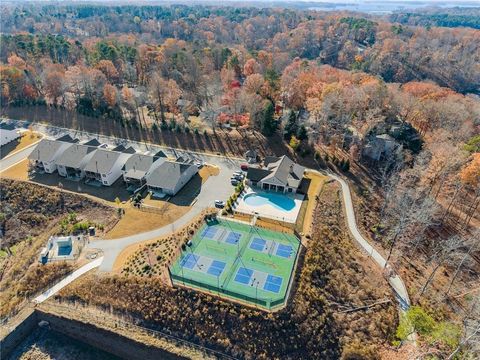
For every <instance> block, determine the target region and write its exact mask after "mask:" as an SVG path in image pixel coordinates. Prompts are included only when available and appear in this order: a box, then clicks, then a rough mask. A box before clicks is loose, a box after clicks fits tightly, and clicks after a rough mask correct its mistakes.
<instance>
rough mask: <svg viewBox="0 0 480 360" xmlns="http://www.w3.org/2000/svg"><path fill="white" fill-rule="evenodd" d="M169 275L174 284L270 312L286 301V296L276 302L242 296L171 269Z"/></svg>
mask: <svg viewBox="0 0 480 360" xmlns="http://www.w3.org/2000/svg"><path fill="white" fill-rule="evenodd" d="M169 273H170V277H171V278H172V282H173V280H174V281H175V282H173V283H174V284H177V285H184V286H193V287H195V288H199V289H202V290H206V291H208V292H209V293H211V294H212V295H218V296H227V297H230V298H233V299H234V300H239V301H241V302H245V303H250V304H253V305H257V306H261V307H263V308H265V309H268V310H274V309H275V308H276V307H278V306H279V305H283V304H284V303H285V299H286V295H285V296H283V297H282V298H279V299H276V300H272V299H262V298H255V297H252V296H249V295H245V294H241V293H238V292H235V291H231V290H227V289H223V288H219V287H217V286H214V285H209V284H205V283H203V282H200V281H197V280H193V279H190V278H188V277H186V276H182V275H177V274H174V273H172V272H171V271H170V269H169Z"/></svg>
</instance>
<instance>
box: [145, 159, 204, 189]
mask: <svg viewBox="0 0 480 360" xmlns="http://www.w3.org/2000/svg"><path fill="white" fill-rule="evenodd" d="M192 166H193V167H195V165H191V164H185V163H179V162H173V161H164V162H163V163H162V164H161V165H160V166H157V167H156V168H155V169H154V170H152V171H151V172H148V174H147V184H148V185H149V186H154V187H159V188H167V189H173V188H174V187H175V185H176V184H177V183H178V181H179V180H180V178H181V177H182V174H183V173H184V172H185V171H187V170H188V169H189V168H190V167H192Z"/></svg>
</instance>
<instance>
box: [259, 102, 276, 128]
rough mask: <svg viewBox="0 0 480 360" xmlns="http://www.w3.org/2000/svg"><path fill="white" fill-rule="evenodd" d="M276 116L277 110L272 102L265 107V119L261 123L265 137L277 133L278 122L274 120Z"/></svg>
mask: <svg viewBox="0 0 480 360" xmlns="http://www.w3.org/2000/svg"><path fill="white" fill-rule="evenodd" d="M274 114H275V108H274V107H273V104H272V102H271V101H268V103H267V104H266V105H265V108H264V109H263V117H262V122H261V131H262V134H263V135H266V136H270V135H272V134H273V133H274V132H275V129H276V122H275V119H274V118H273V115H274Z"/></svg>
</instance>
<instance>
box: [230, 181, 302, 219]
mask: <svg viewBox="0 0 480 360" xmlns="http://www.w3.org/2000/svg"><path fill="white" fill-rule="evenodd" d="M253 193H255V194H272V193H271V192H267V191H263V190H260V189H252V188H250V187H246V191H245V192H244V193H243V194H242V196H241V197H239V198H238V200H237V205H236V206H235V211H238V212H241V213H244V214H249V215H255V214H257V215H258V216H260V217H266V218H270V219H273V220H281V221H283V222H286V223H292V224H293V223H295V222H296V221H297V217H298V213H299V212H300V208H301V207H302V202H303V199H304V195H301V194H282V193H273V194H277V195H281V196H286V197H288V198H290V199H292V200H293V201H294V202H295V206H294V207H293V209H291V210H285V209H278V208H276V207H274V206H272V205H270V204H265V205H255V206H252V205H249V204H247V203H246V202H245V201H243V198H244V197H245V196H247V195H249V194H253Z"/></svg>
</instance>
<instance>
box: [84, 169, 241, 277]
mask: <svg viewBox="0 0 480 360" xmlns="http://www.w3.org/2000/svg"><path fill="white" fill-rule="evenodd" d="M229 164H230V163H229V162H227V163H226V164H224V167H222V168H221V169H220V174H219V175H217V176H210V177H209V178H208V179H207V181H206V182H205V183H204V184H203V185H202V191H201V192H200V194H199V195H198V197H197V200H196V201H195V204H194V205H193V206H192V209H191V210H190V211H189V212H187V213H186V214H185V215H183V216H182V217H180V218H179V219H178V220H176V221H175V222H174V223H172V224H169V225H165V226H163V227H161V228H158V229H155V230H152V231H148V232H144V233H140V234H136V235H131V236H126V237H123V238H118V239H112V240H97V241H93V242H91V243H90V244H88V245H87V248H90V249H101V250H102V251H103V255H104V260H103V262H102V264H101V265H100V268H99V269H100V271H111V270H112V269H113V264H114V263H115V259H116V258H117V256H118V255H119V254H120V252H121V251H122V250H123V249H125V248H126V247H128V246H130V245H132V244H136V243H139V242H142V241H146V240H150V239H154V238H157V237H161V236H164V235H167V234H169V233H171V232H174V231H176V230H177V229H179V228H181V227H183V226H184V225H186V224H188V223H189V222H190V221H191V220H192V219H193V218H195V217H196V216H197V215H199V214H200V213H201V212H202V210H204V209H206V208H207V207H212V206H213V202H214V200H216V199H224V200H226V199H227V198H228V197H229V196H230V195H231V194H232V192H233V186H232V185H230V177H231V175H232V173H233V172H234V171H235V169H237V167H234V166H233V167H231V166H230V165H229Z"/></svg>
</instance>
